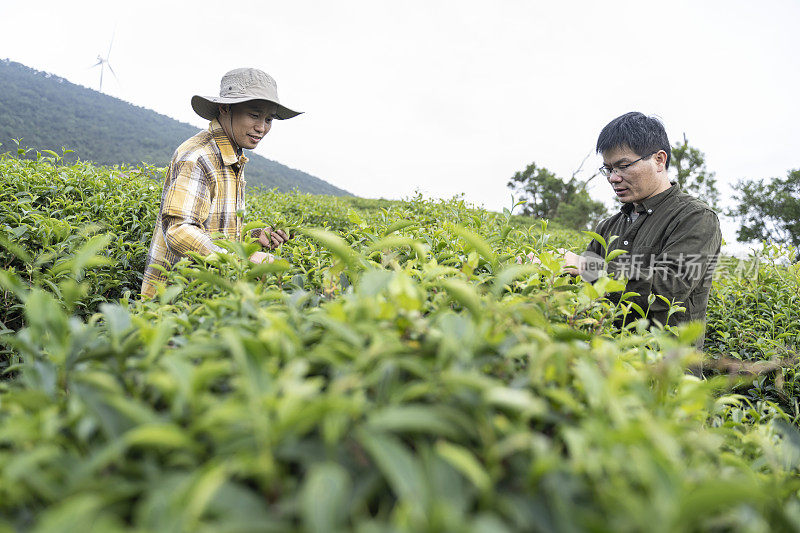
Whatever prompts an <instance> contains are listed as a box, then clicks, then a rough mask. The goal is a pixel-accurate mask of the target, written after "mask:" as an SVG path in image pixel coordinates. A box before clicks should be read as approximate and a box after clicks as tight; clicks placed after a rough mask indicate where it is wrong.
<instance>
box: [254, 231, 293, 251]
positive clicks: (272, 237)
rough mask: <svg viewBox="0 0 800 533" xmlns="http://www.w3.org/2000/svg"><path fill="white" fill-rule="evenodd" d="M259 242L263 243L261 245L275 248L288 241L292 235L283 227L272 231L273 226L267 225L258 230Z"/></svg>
mask: <svg viewBox="0 0 800 533" xmlns="http://www.w3.org/2000/svg"><path fill="white" fill-rule="evenodd" d="M257 237H258V242H260V243H261V246H263V247H264V248H266V249H268V250H274V249H275V248H277V247H278V246H280V245H281V244H283V243H285V242H286V241H288V240H289V239H290V238H291V237H290V236H289V235H288V234H287V233H286V232H285V231H283V230H282V229H279V230H275V231H272V228H270V227H269V226H267V227H266V228H263V229H260V230H258V235H257Z"/></svg>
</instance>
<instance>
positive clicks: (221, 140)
mask: <svg viewBox="0 0 800 533" xmlns="http://www.w3.org/2000/svg"><path fill="white" fill-rule="evenodd" d="M208 131H210V132H211V134H212V135H213V136H214V142H216V143H217V147H218V148H219V153H220V155H221V156H222V162H223V163H224V164H225V165H226V166H231V165H234V164H236V163H238V164H239V165H244V164H245V163H247V161H248V158H247V157H245V156H244V154H242V149H241V148H240V149H239V152H238V153H237V152H236V150H234V149H233V144H231V140H230V139H228V134H227V133H225V130H224V129H222V125H221V124H220V123H219V120H217V119H213V120H212V121H211V122H209V124H208Z"/></svg>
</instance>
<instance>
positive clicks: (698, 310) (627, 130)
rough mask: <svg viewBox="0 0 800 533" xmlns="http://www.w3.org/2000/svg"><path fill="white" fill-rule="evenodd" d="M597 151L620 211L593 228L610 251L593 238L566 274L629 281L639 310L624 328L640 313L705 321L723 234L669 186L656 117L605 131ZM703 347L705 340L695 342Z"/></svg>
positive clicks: (633, 116)
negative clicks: (674, 306)
mask: <svg viewBox="0 0 800 533" xmlns="http://www.w3.org/2000/svg"><path fill="white" fill-rule="evenodd" d="M597 153H599V154H601V155H602V156H603V166H602V167H600V172H601V173H602V174H603V175H604V176H605V177H606V178H607V179H608V183H609V184H610V185H611V187H612V188H613V190H614V194H615V195H616V197H617V198H618V199H619V200H620V202H622V207H621V209H620V211H619V212H618V213H617V214H615V215H614V216H612V217H610V218H608V219H606V220H603V221H602V222H600V224H599V225H598V226H597V228H596V230H595V232H596V233H598V234H600V236H602V237H603V239H605V241H606V243H607V244H608V249H607V250H606V249H604V248H603V246H602V245H601V243H599V242H598V241H596V240H594V241H592V242H591V243H590V244H589V246H588V248H587V250H586V253H584V254H583V255H580V256H579V255H577V254H574V253H572V252H566V251H565V252H564V260H565V262H566V264H567V265H568V266H571V268H568V269H567V271H568V272H570V273H571V274H573V275H577V274H578V273H580V274H581V275H583V277H584V278H586V279H588V280H593V279H596V277H597V274H598V271H599V270H602V269H604V268H606V269H607V270H608V272H609V273H613V274H615V277H617V278H623V277H624V278H626V279H627V280H628V282H627V285H626V287H625V292H636V293H637V294H638V296H635V297H633V298H631V299H630V300H629V301H632V302H633V303H634V304H636V305H635V306H634V305H632V306H631V308H632V312H631V313H630V314H629V315H628V317H627V319H625V320H624V322H632V321H635V320H637V319H639V318H640V317H641V315H640V314H639V310H641V312H642V313H644V314H645V316H646V317H647V318H648V319H649V320H650V321H651V323H652V322H653V321H657V322H658V323H660V324H662V325H666V324H669V325H676V324H677V323H679V322H687V321H690V320H700V321H703V320H704V319H705V315H706V306H707V304H708V295H709V292H710V290H711V281H712V276H713V273H714V268H715V267H716V263H717V259H718V256H719V251H720V244H721V242H722V234H721V233H720V229H719V219H718V218H717V214H716V213H715V212H714V211H713V210H712V209H711V208H710V207H709V206H708V205H706V204H705V203H703V202H701V201H700V200H698V199H696V198H694V197H693V196H690V195H688V194H686V193H684V192H681V190H680V189H679V188H678V185H677V184H676V183H672V182H670V179H669V177H668V176H667V169H668V168H669V160H670V153H671V151H670V144H669V140H668V138H667V133H666V131H665V130H664V126H663V125H662V124H661V122H660V121H659V120H658V119H657V118H654V117H648V116H645V115H643V114H642V113H637V112H632V113H626V114H625V115H622V116H620V117H617V118H615V119H614V120H612V121H611V122H609V123H608V124H607V125H606V126H605V127H604V128H603V130H602V131H601V132H600V136H599V137H598V139H597ZM614 250H622V251H624V253H622V254H621V255H619V256H618V257H615V258H613V259H612V260H611V261H610V262H609V263H608V266H607V267H606V266H605V261H604V258H606V257H607V254H609V253H611V252H612V251H614ZM620 296H621V293H616V294H614V295H611V298H612V299H614V298H616V299H617V300H618V299H619V297H620ZM670 302H680V306H681V307H684V308H685V311H678V312H675V311H674V310H673V313H672V314H670V313H669V309H670V304H669V303H670ZM637 307H638V309H637ZM620 325H624V324H620ZM702 344H703V336H701V337H700V339H698V342H697V345H698V347H702Z"/></svg>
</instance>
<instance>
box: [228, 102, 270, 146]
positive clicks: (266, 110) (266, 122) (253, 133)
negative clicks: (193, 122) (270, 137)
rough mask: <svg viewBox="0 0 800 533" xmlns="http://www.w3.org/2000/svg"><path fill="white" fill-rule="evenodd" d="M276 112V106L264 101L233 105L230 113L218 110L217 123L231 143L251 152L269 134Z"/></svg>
mask: <svg viewBox="0 0 800 533" xmlns="http://www.w3.org/2000/svg"><path fill="white" fill-rule="evenodd" d="M277 110H278V106H277V105H275V104H273V103H272V102H266V101H264V100H251V101H249V102H242V103H241V104H233V105H232V106H231V107H230V111H228V110H227V109H226V108H220V113H219V123H220V125H222V129H224V130H225V133H227V134H228V137H229V138H231V139H232V140H233V142H235V143H236V144H237V145H239V146H240V147H242V148H247V149H248V150H252V149H253V148H255V147H256V146H258V143H259V142H260V141H261V139H263V138H264V135H266V134H267V133H269V130H270V128H271V127H272V117H273V116H274V115H275V112H276V111H277Z"/></svg>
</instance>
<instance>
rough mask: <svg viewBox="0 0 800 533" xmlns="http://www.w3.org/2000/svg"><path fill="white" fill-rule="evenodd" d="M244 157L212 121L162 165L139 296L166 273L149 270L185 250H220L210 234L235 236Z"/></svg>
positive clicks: (238, 230) (150, 294) (146, 293)
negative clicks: (157, 207) (164, 172)
mask: <svg viewBox="0 0 800 533" xmlns="http://www.w3.org/2000/svg"><path fill="white" fill-rule="evenodd" d="M246 162H247V158H246V157H245V156H243V155H242V156H239V155H237V154H236V152H235V150H234V149H233V146H232V145H231V142H230V140H229V139H228V136H227V135H226V134H225V132H224V130H223V129H222V126H220V124H219V122H218V121H217V120H216V119H214V120H212V121H211V123H210V124H209V127H208V131H202V132H200V133H198V134H197V135H195V136H194V137H192V138H190V139H187V140H186V141H184V143H183V144H181V145H180V146H179V147H178V149H177V150H175V154H174V155H173V156H172V161H171V162H170V164H169V168H167V175H166V177H165V179H164V191H163V192H162V194H161V209H160V210H159V213H158V218H156V225H155V229H154V231H153V240H152V241H151V242H150V251H149V252H148V254H147V266H146V267H145V271H144V280H143V281H142V295H144V296H147V297H153V296H154V295H155V294H156V287H157V285H158V284H159V283H164V279H165V276H164V275H163V274H162V273H161V272H160V271H158V270H157V269H155V268H153V265H161V266H163V267H164V268H166V269H169V268H171V267H172V266H173V265H174V264H175V263H176V262H178V260H179V259H180V258H181V257H184V256H185V255H186V254H187V252H190V251H193V252H197V253H199V254H201V255H208V254H210V253H212V252H220V251H224V250H223V249H222V248H220V247H219V246H217V245H215V244H214V243H213V242H212V240H211V237H212V235H214V234H216V233H221V234H223V235H224V238H225V239H230V240H238V239H239V236H240V235H241V230H242V219H241V218H240V217H237V216H236V212H237V211H239V210H244V188H245V181H244V164H245V163H246Z"/></svg>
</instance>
